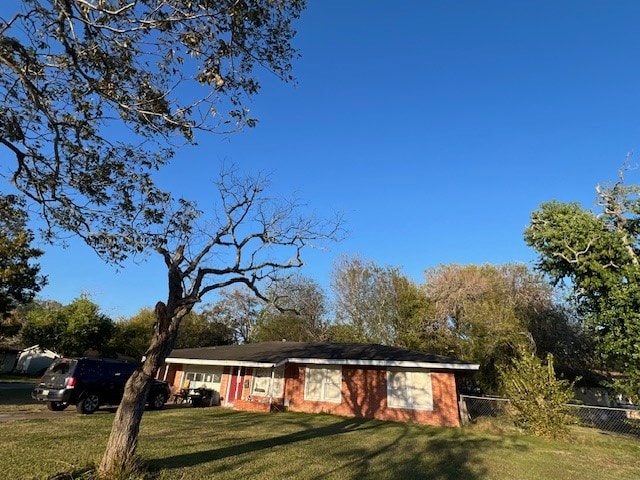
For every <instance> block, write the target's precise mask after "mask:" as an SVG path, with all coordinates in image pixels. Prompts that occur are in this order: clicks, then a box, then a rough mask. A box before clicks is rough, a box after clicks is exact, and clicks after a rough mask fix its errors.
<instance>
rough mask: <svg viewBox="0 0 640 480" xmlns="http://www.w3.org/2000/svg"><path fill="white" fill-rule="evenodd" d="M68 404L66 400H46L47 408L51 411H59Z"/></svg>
mask: <svg viewBox="0 0 640 480" xmlns="http://www.w3.org/2000/svg"><path fill="white" fill-rule="evenodd" d="M68 406H69V404H68V403H67V402H47V408H48V409H49V410H51V411H52V412H60V411H62V410H64V409H65V408H67V407H68Z"/></svg>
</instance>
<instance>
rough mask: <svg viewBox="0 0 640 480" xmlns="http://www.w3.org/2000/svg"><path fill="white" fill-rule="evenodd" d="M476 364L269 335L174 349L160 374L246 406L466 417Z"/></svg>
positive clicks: (430, 420)
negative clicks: (465, 396)
mask: <svg viewBox="0 0 640 480" xmlns="http://www.w3.org/2000/svg"><path fill="white" fill-rule="evenodd" d="M478 367H479V366H478V365H477V364H472V363H468V362H463V361H460V360H457V359H455V358H451V357H444V356H440V355H432V354H428V353H422V352H417V351H413V350H406V349H403V348H396V347H389V346H383V345H372V344H360V343H299V342H264V343H252V344H245V345H225V346H218V347H206V348H187V349H179V350H173V351H172V352H171V354H170V355H169V357H168V358H167V359H166V361H165V365H164V368H162V369H161V370H160V372H159V377H160V378H162V379H164V380H166V381H167V382H169V384H170V385H171V387H172V389H173V391H174V392H177V391H178V390H180V389H184V388H191V389H193V388H200V387H204V388H207V389H211V390H214V391H215V392H217V395H216V399H218V398H219V403H220V404H221V405H223V406H228V407H233V408H235V409H239V410H250V411H264V412H267V411H271V410H277V409H287V410H289V411H294V412H308V413H320V412H322V413H330V414H335V415H343V416H355V417H363V418H377V419H380V420H394V421H412V422H417V423H424V424H429V425H440V426H451V427H457V426H459V425H460V421H459V412H458V401H457V387H456V375H460V374H468V373H469V372H471V371H473V370H477V369H478Z"/></svg>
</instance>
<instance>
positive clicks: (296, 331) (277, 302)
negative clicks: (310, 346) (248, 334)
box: [253, 276, 327, 342]
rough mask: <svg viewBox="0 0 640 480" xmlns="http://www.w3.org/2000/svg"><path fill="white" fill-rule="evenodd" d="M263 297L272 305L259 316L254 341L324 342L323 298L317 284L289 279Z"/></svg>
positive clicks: (325, 327) (296, 278)
mask: <svg viewBox="0 0 640 480" xmlns="http://www.w3.org/2000/svg"><path fill="white" fill-rule="evenodd" d="M267 295H268V297H269V298H271V299H273V304H271V305H266V306H265V307H264V309H263V310H262V312H261V313H260V315H259V319H258V322H257V325H256V331H255V333H254V335H253V340H254V341H256V342H264V341H271V340H282V339H286V340H289V341H296V342H318V341H323V340H326V329H327V323H326V319H325V314H326V312H327V306H326V297H325V294H324V292H323V291H322V288H321V287H320V285H318V283H317V282H315V281H314V280H312V279H310V278H306V277H302V276H292V277H289V278H286V279H284V280H281V281H279V282H276V283H275V284H274V285H273V286H272V287H271V288H270V289H269V291H268V292H267Z"/></svg>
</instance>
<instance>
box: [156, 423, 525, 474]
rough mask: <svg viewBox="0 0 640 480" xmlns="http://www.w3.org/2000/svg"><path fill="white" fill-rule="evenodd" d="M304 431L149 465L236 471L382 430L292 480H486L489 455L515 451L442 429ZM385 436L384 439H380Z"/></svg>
mask: <svg viewBox="0 0 640 480" xmlns="http://www.w3.org/2000/svg"><path fill="white" fill-rule="evenodd" d="M300 420H302V419H300ZM298 425H300V426H301V427H302V428H303V430H300V431H296V432H293V433H288V434H285V435H279V436H274V437H270V438H265V439H261V440H253V441H247V442H245V443H240V444H234V445H231V446H224V447H219V448H211V449H208V450H201V451H198V452H191V453H184V454H178V455H174V456H170V457H164V458H157V459H149V460H148V462H147V465H149V466H150V470H151V471H155V472H158V471H160V470H163V469H180V468H187V467H193V466H195V465H199V464H206V463H211V462H215V461H217V460H223V459H226V460H229V459H233V458H234V457H236V458H235V459H233V460H232V462H233V465H234V468H237V467H239V466H240V465H244V464H250V463H251V462H253V461H256V458H257V457H253V456H251V455H248V456H245V457H242V458H237V457H240V456H242V455H244V454H257V455H259V454H260V452H261V451H264V452H269V450H270V449H272V448H274V447H279V446H286V445H291V444H295V443H297V442H305V441H309V440H314V439H322V438H327V437H333V436H340V435H343V434H349V433H354V432H362V433H363V434H364V435H367V433H366V431H368V430H372V429H377V430H378V432H376V435H375V436H374V438H375V439H376V443H375V444H373V445H367V446H362V442H353V441H350V440H348V439H342V440H341V441H337V442H336V444H339V445H340V447H339V448H336V450H335V451H332V452H331V453H330V457H331V460H330V461H329V462H325V461H324V459H325V458H326V454H323V453H320V454H319V456H318V454H317V453H316V452H315V451H314V450H310V451H309V457H308V460H309V462H310V463H311V464H312V465H313V464H314V463H315V464H317V466H316V468H315V469H314V468H310V469H309V470H307V471H305V472H300V471H296V470H295V468H297V467H294V465H291V466H290V467H291V468H292V469H294V470H292V472H289V473H288V475H287V477H288V478H305V479H308V480H320V479H323V478H334V477H335V478H358V479H360V478H375V479H390V480H401V479H402V480H411V479H435V480H454V479H468V480H480V479H482V478H485V477H486V474H487V469H486V468H485V466H484V465H483V461H482V457H483V455H486V453H485V451H486V450H498V449H500V448H505V447H506V448H513V445H507V443H508V442H506V441H505V440H503V439H500V438H499V437H495V436H476V435H469V434H465V433H464V432H463V431H461V430H452V429H439V428H425V429H424V430H416V428H417V427H416V426H409V425H403V424H395V423H386V422H378V421H367V420H363V419H357V418H347V419H342V420H340V421H337V422H333V423H331V424H329V425H324V426H315V425H311V424H307V423H306V422H303V421H301V422H300V423H298ZM385 430H386V431H385ZM228 431H230V432H232V431H233V430H232V429H230V430H228ZM380 431H382V432H383V435H378V433H379V432H380ZM349 438H352V437H349ZM310 448H312V447H310ZM516 448H517V447H516ZM323 455H325V456H323ZM314 459H315V460H317V462H316V461H315V460H314ZM325 465H326V467H325ZM228 467H229V464H228V462H227V463H225V465H219V466H216V465H212V473H213V472H214V471H216V470H219V471H220V470H224V469H226V468H228ZM279 473H281V474H284V473H285V472H282V471H280V472H279ZM303 473H304V474H303ZM301 475H302V476H301Z"/></svg>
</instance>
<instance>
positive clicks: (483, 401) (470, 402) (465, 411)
mask: <svg viewBox="0 0 640 480" xmlns="http://www.w3.org/2000/svg"><path fill="white" fill-rule="evenodd" d="M509 405H510V402H509V400H508V399H506V398H498V397H477V396H473V395H460V414H461V416H462V421H463V423H467V422H476V421H478V420H479V419H482V418H491V417H494V418H500V419H503V420H504V419H509V416H510V414H509ZM567 408H568V411H569V413H570V414H571V415H572V416H573V417H574V418H575V423H576V425H580V426H584V427H590V428H597V429H599V430H603V431H606V432H613V433H618V434H622V435H630V436H634V437H636V438H638V439H640V410H637V409H629V408H615V407H599V406H591V405H572V404H567Z"/></svg>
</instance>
